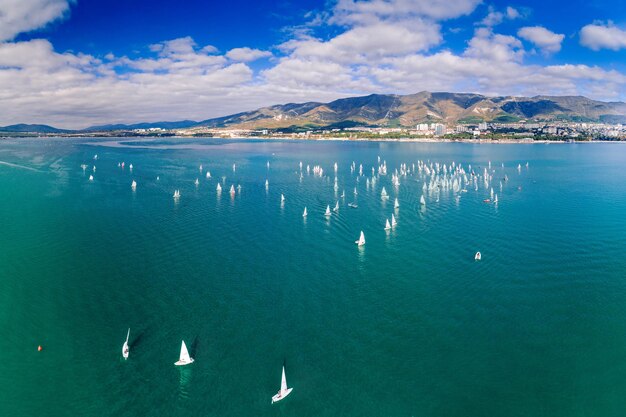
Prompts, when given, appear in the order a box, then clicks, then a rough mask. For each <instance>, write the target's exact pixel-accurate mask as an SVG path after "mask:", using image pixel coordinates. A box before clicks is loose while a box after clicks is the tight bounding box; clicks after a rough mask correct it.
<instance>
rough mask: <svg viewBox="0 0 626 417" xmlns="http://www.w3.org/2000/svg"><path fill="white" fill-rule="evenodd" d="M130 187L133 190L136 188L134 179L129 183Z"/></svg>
mask: <svg viewBox="0 0 626 417" xmlns="http://www.w3.org/2000/svg"><path fill="white" fill-rule="evenodd" d="M130 188H132V189H133V190H135V189H137V182H136V181H135V180H133V182H131V183H130Z"/></svg>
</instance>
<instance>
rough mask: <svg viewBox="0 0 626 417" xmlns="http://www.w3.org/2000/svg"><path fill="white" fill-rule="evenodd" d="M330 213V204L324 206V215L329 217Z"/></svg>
mask: <svg viewBox="0 0 626 417" xmlns="http://www.w3.org/2000/svg"><path fill="white" fill-rule="evenodd" d="M330 215H331V212H330V206H326V212H325V213H324V216H326V217H329V216H330Z"/></svg>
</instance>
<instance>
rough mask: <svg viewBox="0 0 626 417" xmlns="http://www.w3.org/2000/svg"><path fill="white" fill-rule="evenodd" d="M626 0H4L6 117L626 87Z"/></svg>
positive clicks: (99, 117) (198, 114) (149, 115)
mask: <svg viewBox="0 0 626 417" xmlns="http://www.w3.org/2000/svg"><path fill="white" fill-rule="evenodd" d="M624 58H626V4H625V3H623V2H620V1H598V0H594V1H581V0H572V1H561V0H559V1H535V0H527V1H519V2H517V1H512V2H508V1H500V0H498V1H492V2H489V1H482V2H481V1H480V0H445V1H444V0H334V1H316V0H307V1H265V0H261V1H255V2H252V1H242V0H231V1H230V2H228V3H226V2H212V1H200V0H187V1H184V2H180V1H178V2H176V1H154V0H153V1H145V0H125V1H122V0H106V1H105V0H88V1H87V0H75V1H74V0H20V1H18V2H16V1H13V0H0V125H4V124H10V123H18V122H25V123H50V124H55V125H59V126H61V127H85V126H88V125H91V124H99V123H109V122H126V123H131V122H137V121H157V120H181V119H195V120H202V119H206V118H210V117H216V116H221V115H226V114H230V113H234V112H238V111H244V110H250V109H254V108H257V107H261V106H265V105H271V104H277V103H285V102H302V101H310V100H315V101H326V100H332V99H335V98H339V97H346V96H352V95H363V94H370V93H397V94H410V93H414V92H418V91H422V90H429V91H458V92H477V93H483V94H488V95H496V94H498V95H538V94H546V95H548V94H558V95H563V94H567V95H574V94H576V95H578V94H580V95H586V96H589V97H591V98H595V99H601V100H626V60H625V59H624Z"/></svg>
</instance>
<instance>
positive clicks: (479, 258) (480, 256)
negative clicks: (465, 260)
mask: <svg viewBox="0 0 626 417" xmlns="http://www.w3.org/2000/svg"><path fill="white" fill-rule="evenodd" d="M482 258H483V256H482V255H481V254H480V252H476V255H474V260H475V261H480V260H481V259H482Z"/></svg>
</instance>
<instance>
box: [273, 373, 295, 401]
mask: <svg viewBox="0 0 626 417" xmlns="http://www.w3.org/2000/svg"><path fill="white" fill-rule="evenodd" d="M292 390H293V388H288V387H287V377H286V376H285V366H284V365H283V375H282V377H281V379H280V390H279V391H278V393H277V394H276V395H274V396H273V397H272V404H274V403H275V402H277V401H280V400H282V399H284V398H285V397H286V396H288V395H289V394H291V391H292Z"/></svg>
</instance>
